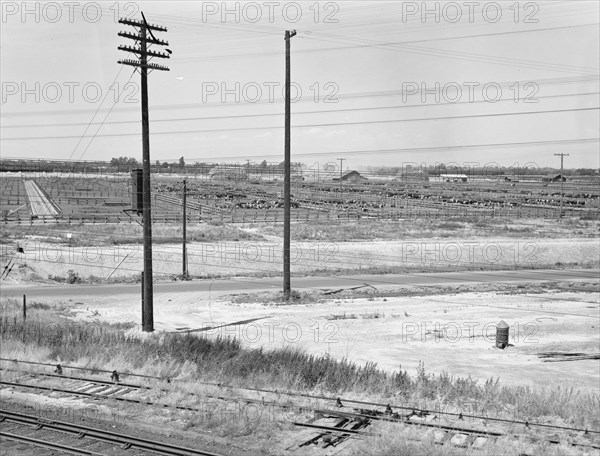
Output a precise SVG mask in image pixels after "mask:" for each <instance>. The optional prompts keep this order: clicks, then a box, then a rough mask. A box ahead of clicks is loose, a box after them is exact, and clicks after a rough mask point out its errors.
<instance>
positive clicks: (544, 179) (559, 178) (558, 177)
mask: <svg viewBox="0 0 600 456" xmlns="http://www.w3.org/2000/svg"><path fill="white" fill-rule="evenodd" d="M561 181H562V182H566V181H567V178H566V177H565V176H563V175H561V174H551V175H549V176H545V177H542V182H561Z"/></svg>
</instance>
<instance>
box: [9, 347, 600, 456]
mask: <svg viewBox="0 0 600 456" xmlns="http://www.w3.org/2000/svg"><path fill="white" fill-rule="evenodd" d="M0 360H2V361H8V360H6V359H0ZM32 364H43V363H32ZM57 369H60V371H61V373H56V374H49V373H40V372H35V373H28V372H25V371H18V370H14V369H2V370H4V371H13V372H19V373H20V374H23V375H22V376H21V377H20V378H19V379H18V382H4V381H3V382H0V388H22V389H26V390H29V391H32V390H33V391H36V392H38V393H50V392H52V393H54V394H56V393H59V394H63V395H67V396H71V397H73V396H79V397H84V398H92V399H100V398H102V399H106V400H115V401H120V402H123V403H129V404H141V405H149V406H159V407H169V408H173V409H175V410H182V411H189V412H206V410H203V409H201V408H197V407H194V406H192V405H190V406H186V405H178V406H172V405H167V404H162V403H160V402H153V401H147V400H146V399H143V398H140V397H139V393H140V392H143V391H148V390H151V389H153V388H152V387H150V386H146V385H139V384H133V383H124V382H120V381H119V375H118V374H117V376H116V379H115V377H114V375H115V372H114V371H113V372H112V375H113V379H112V380H111V381H108V380H99V379H95V378H86V377H70V376H67V375H64V373H62V370H63V369H69V367H66V366H65V367H62V366H61V367H57ZM74 369H82V370H85V368H74ZM104 372H105V373H106V374H108V373H109V371H104ZM122 375H131V376H136V374H122ZM39 377H47V378H54V379H57V378H60V379H61V387H60V388H58V387H56V386H52V385H51V386H43V385H41V384H40V383H39V382H38V383H37V384H31V383H23V381H24V380H27V379H30V380H36V379H38V378H39ZM139 377H141V378H147V379H154V380H163V381H165V380H166V381H168V379H159V378H157V377H150V376H144V375H139ZM115 380H116V381H115ZM197 383H201V384H206V385H209V386H214V387H220V388H228V389H229V391H232V390H234V389H240V390H246V391H253V392H256V393H258V394H263V393H267V394H273V395H276V396H277V398H279V397H280V396H281V395H288V396H294V397H296V398H304V399H311V400H319V401H321V402H320V405H319V406H318V407H315V406H314V405H312V404H311V405H310V406H303V405H290V402H289V401H286V402H285V403H281V402H278V401H276V400H265V397H264V396H263V397H262V398H257V399H251V398H244V397H232V396H230V395H220V394H217V395H210V394H204V395H202V399H206V398H210V399H214V400H215V401H224V402H230V403H231V402H246V403H249V404H255V405H257V406H264V407H279V408H281V409H287V410H290V409H293V410H294V411H296V412H298V413H299V412H310V413H312V414H313V419H311V420H310V421H309V422H306V423H300V422H296V421H294V425H296V426H299V427H304V428H313V429H315V430H317V433H316V434H315V435H311V436H310V437H309V438H305V439H303V440H302V441H301V442H300V443H298V444H297V445H292V447H297V448H302V447H305V446H309V445H316V446H320V447H323V448H328V447H335V446H338V445H339V444H341V443H343V442H344V441H346V440H348V439H350V438H364V437H365V436H368V435H371V434H373V433H374V432H369V431H365V430H364V429H365V428H367V427H371V426H372V425H374V424H376V423H377V422H381V421H386V422H392V423H398V424H402V425H404V426H405V428H408V427H420V428H424V429H429V430H432V431H433V438H434V441H435V442H436V443H440V444H450V445H454V446H459V447H463V448H481V447H483V446H485V445H486V444H487V443H489V442H494V441H496V440H497V439H498V438H501V437H507V438H514V439H517V438H523V437H525V438H526V439H528V441H530V442H531V443H536V442H547V443H551V444H561V443H563V444H564V443H566V444H568V445H571V446H573V447H581V448H588V449H594V450H599V449H600V441H599V440H598V438H599V437H600V431H594V430H592V431H588V430H586V429H576V428H570V427H564V426H557V425H550V424H543V423H529V422H527V421H517V420H508V419H501V418H490V417H481V416H475V415H468V414H465V415H464V416H463V414H461V413H451V412H444V411H439V410H425V409H416V408H413V407H404V406H397V405H390V404H380V403H374V402H366V401H358V400H352V399H341V398H332V397H325V396H315V395H309V394H294V393H285V392H279V391H271V390H263V389H257V388H231V387H228V386H225V385H221V384H214V383H208V382H197ZM156 387H157V386H155V388H156ZM158 388H159V389H163V390H165V391H167V390H168V388H166V385H165V388H161V387H160V386H158ZM190 396H191V398H192V399H194V398H195V399H196V400H197V399H198V398H199V396H195V397H194V395H193V394H191V393H190ZM365 406H367V407H366V408H365ZM451 420H453V421H451ZM466 420H470V423H469V427H466V426H457V425H456V423H458V422H462V424H466ZM507 426H509V427H510V430H509V431H507V430H506V427H507ZM374 431H375V430H374ZM552 432H554V434H552Z"/></svg>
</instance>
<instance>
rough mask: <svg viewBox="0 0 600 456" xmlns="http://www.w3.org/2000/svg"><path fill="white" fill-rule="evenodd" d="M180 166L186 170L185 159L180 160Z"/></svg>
mask: <svg viewBox="0 0 600 456" xmlns="http://www.w3.org/2000/svg"><path fill="white" fill-rule="evenodd" d="M179 166H181V167H182V168H184V167H185V160H184V159H183V157H181V158H180V159H179Z"/></svg>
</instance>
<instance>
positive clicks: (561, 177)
mask: <svg viewBox="0 0 600 456" xmlns="http://www.w3.org/2000/svg"><path fill="white" fill-rule="evenodd" d="M554 155H556V156H557V157H560V216H559V218H562V216H563V195H564V194H565V191H564V190H565V176H563V158H564V157H568V156H569V154H554Z"/></svg>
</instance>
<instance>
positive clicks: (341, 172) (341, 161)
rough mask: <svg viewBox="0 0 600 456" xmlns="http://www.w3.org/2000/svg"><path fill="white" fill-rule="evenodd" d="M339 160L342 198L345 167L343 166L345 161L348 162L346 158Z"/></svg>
mask: <svg viewBox="0 0 600 456" xmlns="http://www.w3.org/2000/svg"><path fill="white" fill-rule="evenodd" d="M338 160H339V161H340V196H341V195H342V176H343V175H344V166H343V164H344V163H343V162H344V160H346V159H345V158H338Z"/></svg>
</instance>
